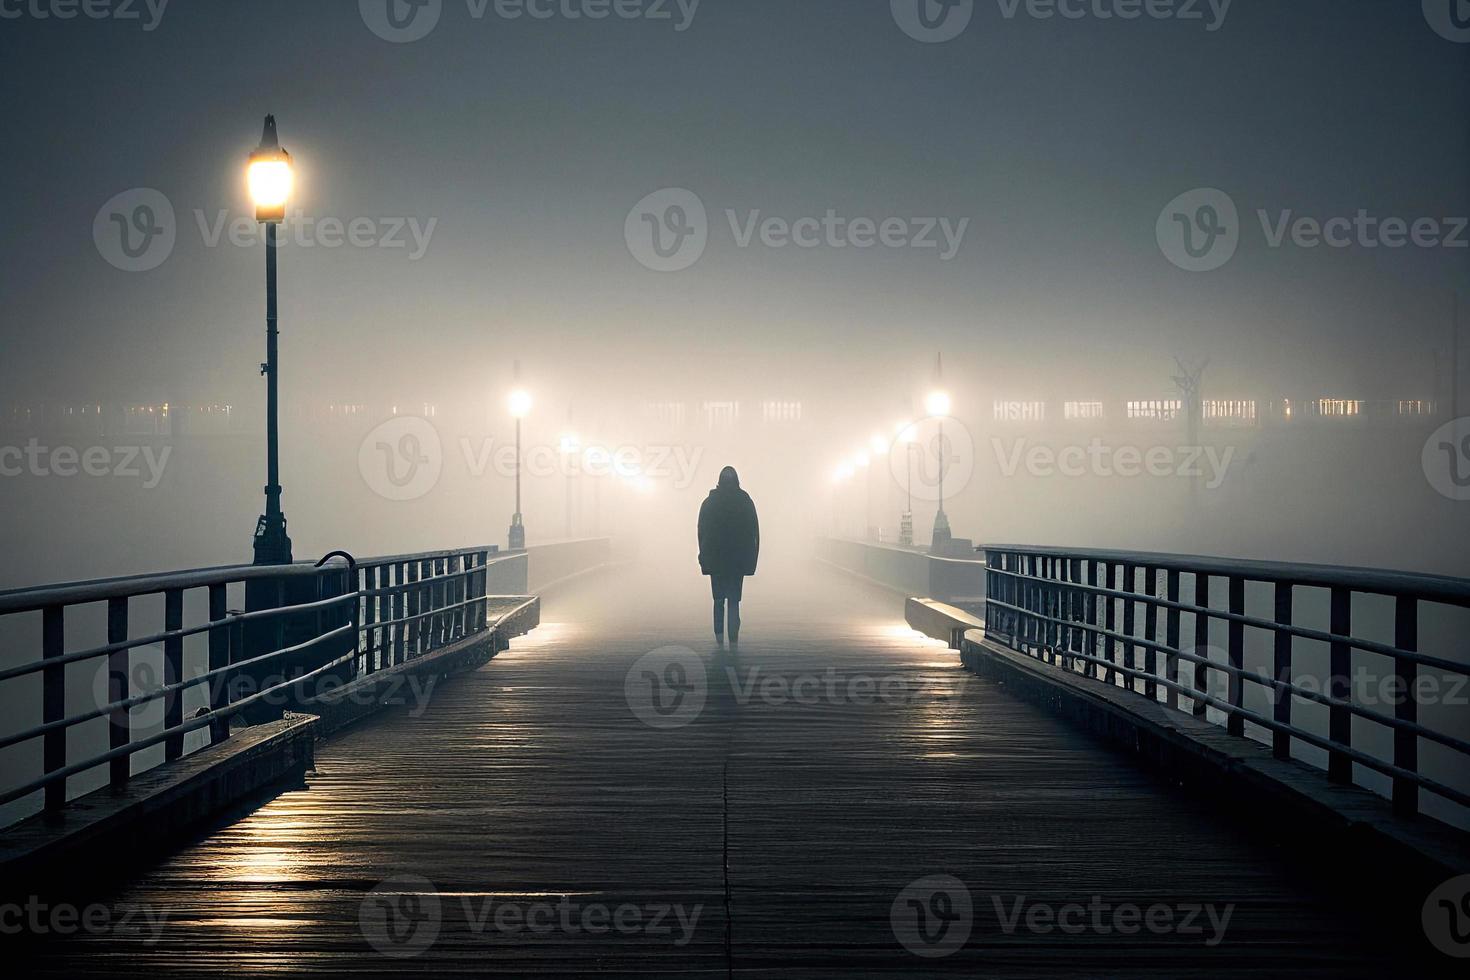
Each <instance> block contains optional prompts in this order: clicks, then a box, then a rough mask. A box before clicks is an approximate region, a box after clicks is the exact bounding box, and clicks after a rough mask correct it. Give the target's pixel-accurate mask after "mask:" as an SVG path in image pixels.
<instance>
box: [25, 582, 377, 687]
mask: <svg viewBox="0 0 1470 980" xmlns="http://www.w3.org/2000/svg"><path fill="white" fill-rule="evenodd" d="M360 594H361V593H358V592H344V593H342V594H341V595H337V596H329V597H328V598H326V599H315V600H313V601H311V602H303V603H301V604H300V605H295V606H277V607H275V608H273V609H255V610H252V611H250V612H242V613H230V614H229V615H228V616H226V617H225V618H224V619H216V620H212V621H210V622H207V623H200V624H198V625H196V626H190V627H188V628H187V629H178V630H169V631H167V632H163V633H155V634H153V635H152V636H142V637H138V638H136V639H130V640H119V641H118V642H116V643H109V644H107V645H106V646H100V647H92V648H91V649H89V650H78V651H76V652H75V653H68V654H66V655H65V656H61V657H52V658H51V659H50V660H46V659H41V660H35V661H32V662H31V663H28V664H21V665H20V666H18V667H10V668H7V669H5V670H0V681H8V680H10V679H11V678H14V677H23V676H25V675H26V674H35V673H38V672H40V671H43V670H46V669H48V668H51V667H64V666H66V665H67V664H73V663H78V662H79V661H82V660H94V659H96V658H98V657H105V656H107V655H108V654H111V653H117V652H119V651H122V650H131V649H133V648H134V647H141V646H147V645H148V644H150V643H162V642H163V641H164V640H172V639H181V638H183V637H188V636H197V635H198V634H200V633H207V632H208V631H210V630H212V629H219V628H220V627H224V626H230V625H232V624H234V623H246V622H250V621H252V620H257V619H275V618H276V617H278V616H289V615H293V614H296V613H306V612H311V611H313V610H316V609H326V608H329V607H331V606H337V605H341V604H342V603H344V602H348V601H350V600H353V599H356V598H357V597H358V596H359V595H360Z"/></svg>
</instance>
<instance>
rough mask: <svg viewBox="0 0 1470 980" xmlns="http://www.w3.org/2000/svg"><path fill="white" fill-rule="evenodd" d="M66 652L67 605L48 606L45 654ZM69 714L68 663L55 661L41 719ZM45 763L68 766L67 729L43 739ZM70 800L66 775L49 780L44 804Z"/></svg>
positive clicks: (55, 806) (50, 807)
mask: <svg viewBox="0 0 1470 980" xmlns="http://www.w3.org/2000/svg"><path fill="white" fill-rule="evenodd" d="M65 653H66V607H64V606H47V607H46V608H45V609H44V610H42V611H41V656H42V658H43V659H45V660H54V659H56V658H57V657H60V656H63V655H65ZM65 717H66V667H65V666H64V665H53V666H50V667H47V668H46V669H45V670H43V671H42V672H41V721H42V722H44V723H47V724H49V723H51V722H53V721H60V720H61V719H63V718H65ZM41 765H42V768H43V769H44V770H45V771H46V772H47V773H53V772H56V771H57V770H58V769H65V768H66V729H64V728H58V729H57V730H56V731H53V732H47V733H46V734H45V735H44V736H42V741H41ZM65 804H66V779H65V778H62V779H57V780H54V781H52V782H49V783H47V784H46V790H45V803H44V806H45V808H46V810H47V811H49V812H52V813H54V812H56V811H58V810H60V809H61V808H62V807H63V806H64V805H65Z"/></svg>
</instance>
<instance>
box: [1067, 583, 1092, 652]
mask: <svg viewBox="0 0 1470 980" xmlns="http://www.w3.org/2000/svg"><path fill="white" fill-rule="evenodd" d="M1071 579H1072V582H1073V584H1081V582H1082V559H1080V558H1073V559H1072V574H1071ZM1091 602H1092V593H1091V592H1084V591H1083V590H1082V589H1077V588H1074V589H1073V590H1072V609H1071V612H1070V613H1068V616H1067V618H1068V619H1070V620H1071V621H1072V622H1074V623H1085V622H1086V620H1087V608H1088V605H1089V604H1090V603H1091ZM1087 635H1088V634H1087V631H1086V630H1084V629H1081V628H1079V627H1073V629H1072V642H1071V644H1069V646H1068V649H1070V650H1071V651H1072V652H1073V653H1074V654H1078V653H1083V652H1085V651H1086V644H1087ZM1083 663H1084V664H1085V663H1086V661H1083ZM1067 666H1068V668H1069V669H1071V670H1073V671H1075V670H1076V669H1077V658H1076V657H1075V656H1074V657H1072V658H1071V659H1070V660H1069V662H1068V663H1067Z"/></svg>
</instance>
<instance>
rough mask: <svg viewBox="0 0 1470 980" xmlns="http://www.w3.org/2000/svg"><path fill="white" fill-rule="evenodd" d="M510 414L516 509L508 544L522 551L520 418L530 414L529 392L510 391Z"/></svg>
mask: <svg viewBox="0 0 1470 980" xmlns="http://www.w3.org/2000/svg"><path fill="white" fill-rule="evenodd" d="M510 414H511V418H513V419H515V420H516V510H515V513H514V514H513V515H511V519H510V533H509V535H508V537H509V544H510V550H511V551H523V550H525V547H526V525H525V522H524V521H522V520H521V419H523V418H525V417H526V416H527V415H530V414H531V393H530V392H528V391H526V390H525V389H524V388H517V389H516V390H515V391H512V392H511V393H510Z"/></svg>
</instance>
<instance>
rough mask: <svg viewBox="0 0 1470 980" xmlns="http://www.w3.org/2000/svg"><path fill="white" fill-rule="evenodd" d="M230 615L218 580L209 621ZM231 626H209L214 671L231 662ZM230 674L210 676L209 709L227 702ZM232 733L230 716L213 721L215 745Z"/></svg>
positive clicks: (212, 593)
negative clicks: (211, 677)
mask: <svg viewBox="0 0 1470 980" xmlns="http://www.w3.org/2000/svg"><path fill="white" fill-rule="evenodd" d="M228 615H229V610H228V609H227V608H226V591H225V585H224V583H218V584H215V585H211V586H210V587H209V621H210V622H211V623H217V622H219V621H220V620H222V619H224V618H225V617H226V616H228ZM230 632H231V630H230V628H229V627H228V626H214V627H211V628H210V630H209V669H210V670H211V671H216V670H222V669H224V668H226V667H228V666H229V665H230V662H231V659H232V658H231V656H230ZM229 679H230V678H229V674H227V673H226V674H221V675H220V676H218V677H215V678H213V679H211V681H210V683H209V710H211V711H218V710H219V709H220V708H223V707H224V706H225V704H226V698H227V697H228V696H229V690H228V685H229ZM229 735H230V726H229V722H228V719H223V720H222V719H218V718H216V719H215V720H214V721H212V722H211V723H210V726H209V742H210V744H211V745H214V744H216V743H219V742H223V741H224V740H225V739H226V738H228V737H229Z"/></svg>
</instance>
